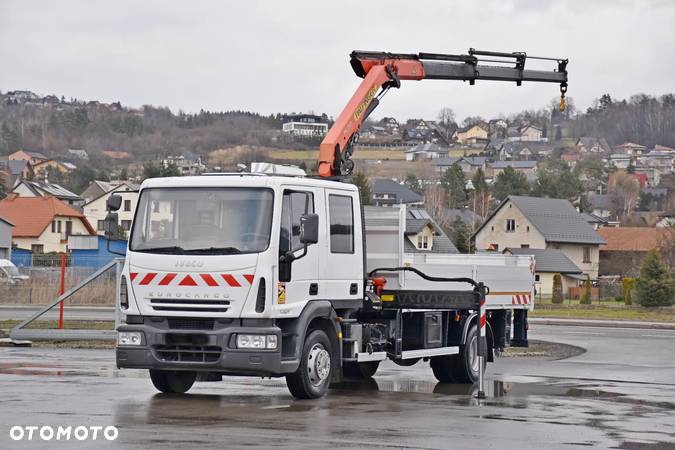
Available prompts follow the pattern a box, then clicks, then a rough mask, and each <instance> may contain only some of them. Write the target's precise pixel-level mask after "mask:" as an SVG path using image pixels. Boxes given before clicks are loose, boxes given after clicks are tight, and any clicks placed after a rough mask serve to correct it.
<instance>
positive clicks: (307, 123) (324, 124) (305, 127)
mask: <svg viewBox="0 0 675 450" xmlns="http://www.w3.org/2000/svg"><path fill="white" fill-rule="evenodd" d="M326 119H327V118H325V117H323V116H317V115H315V114H290V115H287V116H285V117H284V123H283V124H282V126H281V131H282V132H284V133H286V134H292V135H296V136H305V137H310V136H323V135H325V134H326V133H328V121H327V120H326Z"/></svg>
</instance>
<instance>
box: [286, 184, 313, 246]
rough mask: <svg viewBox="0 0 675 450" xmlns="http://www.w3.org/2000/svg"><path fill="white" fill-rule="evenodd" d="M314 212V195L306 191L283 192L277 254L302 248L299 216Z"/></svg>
mask: <svg viewBox="0 0 675 450" xmlns="http://www.w3.org/2000/svg"><path fill="white" fill-rule="evenodd" d="M313 213H314V195H313V194H312V193H311V192H306V191H286V192H284V195H283V199H282V206H281V233H280V235H279V254H284V253H286V252H294V251H296V250H299V249H301V248H302V246H303V244H302V243H301V242H300V216H302V215H303V214H313Z"/></svg>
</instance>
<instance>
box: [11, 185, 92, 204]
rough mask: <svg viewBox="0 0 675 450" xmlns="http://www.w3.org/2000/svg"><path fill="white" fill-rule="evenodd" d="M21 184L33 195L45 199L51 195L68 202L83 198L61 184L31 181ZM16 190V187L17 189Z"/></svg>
mask: <svg viewBox="0 0 675 450" xmlns="http://www.w3.org/2000/svg"><path fill="white" fill-rule="evenodd" d="M21 183H23V184H24V185H26V187H27V188H28V189H30V190H31V192H33V194H35V195H37V196H40V197H43V196H45V195H51V196H53V197H56V198H61V199H64V198H65V199H68V200H80V199H81V197H80V196H79V195H77V194H75V193H73V192H70V191H69V190H68V189H66V188H64V187H63V186H61V185H60V184H56V183H42V182H40V181H30V180H21ZM15 189H16V187H15Z"/></svg>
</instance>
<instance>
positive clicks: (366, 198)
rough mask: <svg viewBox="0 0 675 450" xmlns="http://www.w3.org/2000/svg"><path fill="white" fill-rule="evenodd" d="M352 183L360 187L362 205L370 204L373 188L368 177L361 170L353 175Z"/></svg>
mask: <svg viewBox="0 0 675 450" xmlns="http://www.w3.org/2000/svg"><path fill="white" fill-rule="evenodd" d="M352 183H353V184H355V185H356V187H358V188H359V197H360V198H361V204H362V205H370V204H371V203H372V199H373V190H372V188H371V187H370V182H369V181H368V177H366V175H365V174H364V173H363V172H361V171H357V172H356V173H355V174H354V176H353V177H352Z"/></svg>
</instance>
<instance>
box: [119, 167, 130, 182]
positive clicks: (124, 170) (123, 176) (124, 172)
mask: <svg viewBox="0 0 675 450" xmlns="http://www.w3.org/2000/svg"><path fill="white" fill-rule="evenodd" d="M128 179H129V174H128V173H127V168H126V167H123V168H122V171H121V172H120V180H122V181H127V180H128Z"/></svg>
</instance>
